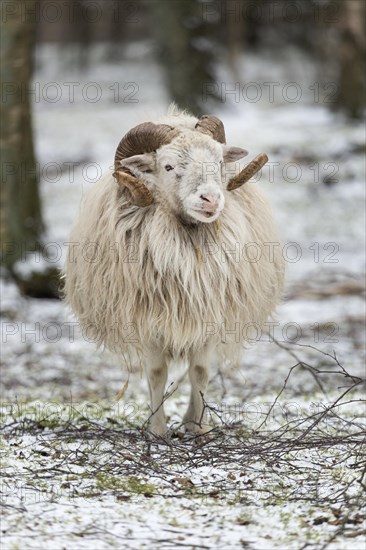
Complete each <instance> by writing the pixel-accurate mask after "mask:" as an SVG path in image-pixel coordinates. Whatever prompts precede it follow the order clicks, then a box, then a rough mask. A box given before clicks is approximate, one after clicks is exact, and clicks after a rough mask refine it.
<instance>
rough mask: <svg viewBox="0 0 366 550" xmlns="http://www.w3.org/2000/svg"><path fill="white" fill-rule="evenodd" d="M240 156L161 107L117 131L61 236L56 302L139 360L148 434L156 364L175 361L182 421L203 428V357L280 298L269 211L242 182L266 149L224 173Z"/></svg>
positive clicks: (206, 129) (207, 128)
mask: <svg viewBox="0 0 366 550" xmlns="http://www.w3.org/2000/svg"><path fill="white" fill-rule="evenodd" d="M246 154H247V153H246V151H245V150H244V149H241V148H238V147H229V146H227V145H226V139H225V130H224V126H223V124H222V122H221V121H220V120H219V119H218V118H216V117H214V116H211V115H209V116H204V117H201V118H200V119H197V118H195V117H193V116H191V115H189V114H187V113H186V112H182V111H179V110H177V109H176V108H173V109H171V110H170V112H168V115H167V116H166V117H164V118H162V119H160V120H159V121H157V122H155V123H153V122H145V123H142V124H139V125H138V126H136V127H135V128H133V129H131V130H130V131H129V132H128V133H127V134H126V135H125V136H124V137H123V138H122V140H121V142H120V143H119V145H118V148H117V151H116V154H115V163H114V173H113V175H112V174H107V175H106V176H104V177H103V178H102V179H101V180H100V181H99V182H98V183H97V184H96V185H95V186H94V187H93V188H92V189H91V190H90V191H89V192H88V194H87V196H86V198H85V200H84V203H83V205H82V207H81V210H80V213H79V216H78V219H77V221H76V224H75V225H74V228H73V230H72V233H71V237H70V242H72V243H78V245H79V246H72V247H70V248H69V252H68V258H67V262H66V270H65V297H66V301H67V302H68V304H69V305H70V306H71V308H72V310H73V311H74V313H75V314H76V316H77V317H78V319H79V321H80V324H81V326H82V327H84V328H85V330H87V331H88V334H89V335H90V336H92V337H93V338H94V339H95V340H96V341H97V343H98V344H100V345H104V346H105V347H106V348H108V349H110V350H112V351H113V352H115V353H117V354H119V355H120V356H121V357H124V358H125V359H126V358H127V357H133V356H134V357H140V358H141V359H142V361H143V364H144V367H145V370H146V373H147V378H148V385H149V391H150V399H151V410H152V414H151V417H150V431H151V432H152V433H154V434H157V435H162V434H164V433H165V432H166V431H167V424H166V418H165V414H164V407H163V405H164V399H165V398H164V395H165V393H164V392H165V387H166V382H167V371H168V364H171V363H172V361H173V362H174V361H177V360H179V361H182V360H184V361H185V362H186V364H187V368H188V374H189V379H190V382H191V395H190V400H189V405H188V409H187V412H186V414H185V416H184V419H183V423H184V425H185V428H186V430H187V431H190V432H194V433H204V432H205V431H207V430H208V429H209V425H208V421H207V417H206V413H205V400H204V397H205V396H206V390H207V384H208V379H209V374H208V373H209V366H210V364H211V362H212V359H213V358H217V357H220V358H222V360H223V361H225V360H232V361H234V360H237V359H238V357H239V354H240V351H241V349H242V347H243V344H244V343H245V340H246V339H248V338H249V337H250V330H247V329H248V327H255V328H256V329H257V328H260V327H262V326H263V324H264V323H265V321H266V320H267V318H268V317H269V316H270V315H271V314H272V313H273V311H274V309H275V307H276V305H277V304H278V302H279V300H280V297H281V292H282V286H283V272H284V269H283V267H284V266H283V259H282V254H281V247H280V246H277V245H278V244H279V241H278V237H277V233H276V229H275V227H274V223H273V219H272V214H271V211H270V209H269V206H268V204H267V202H266V200H265V199H264V198H263V196H262V194H261V193H260V192H259V190H258V185H257V184H256V183H255V182H253V181H248V179H249V178H250V177H251V176H252V175H253V174H254V173H255V172H256V171H258V170H259V168H260V167H261V166H262V165H263V164H264V163H265V162H266V160H267V158H266V156H265V155H260V156H259V157H257V160H255V161H253V162H252V163H250V164H249V165H248V166H247V167H246V168H244V169H243V170H242V171H241V172H240V173H239V174H237V175H235V174H234V172H235V170H234V172H233V168H234V169H235V165H234V164H233V163H235V162H236V161H238V160H239V159H240V158H242V157H243V156H245V155H246ZM230 175H231V177H229V176H230ZM247 181H248V183H247ZM244 183H246V185H243V184H244ZM93 251H94V252H93Z"/></svg>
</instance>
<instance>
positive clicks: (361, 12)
mask: <svg viewBox="0 0 366 550" xmlns="http://www.w3.org/2000/svg"><path fill="white" fill-rule="evenodd" d="M340 4H341V5H340V27H341V29H340V32H341V40H340V49H339V82H338V90H339V91H338V98H337V100H338V105H339V106H340V107H342V108H343V109H345V111H346V112H347V113H348V114H349V115H350V116H351V117H354V118H360V117H362V116H363V114H364V110H365V91H366V77H365V74H366V73H365V53H366V38H365V36H366V2H365V0H340Z"/></svg>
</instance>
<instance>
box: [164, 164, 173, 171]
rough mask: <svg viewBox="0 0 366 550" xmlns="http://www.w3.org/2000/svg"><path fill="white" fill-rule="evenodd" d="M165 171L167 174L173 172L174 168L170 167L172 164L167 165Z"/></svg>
mask: <svg viewBox="0 0 366 550" xmlns="http://www.w3.org/2000/svg"><path fill="white" fill-rule="evenodd" d="M165 170H166V171H167V172H170V170H173V166H170V164H167V165H166V166H165Z"/></svg>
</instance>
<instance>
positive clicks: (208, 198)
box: [200, 194, 219, 206]
mask: <svg viewBox="0 0 366 550" xmlns="http://www.w3.org/2000/svg"><path fill="white" fill-rule="evenodd" d="M200 199H202V200H203V201H205V202H208V203H209V204H210V205H212V206H217V205H218V204H219V196H218V195H211V194H207V195H200Z"/></svg>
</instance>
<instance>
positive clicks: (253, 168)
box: [227, 153, 268, 191]
mask: <svg viewBox="0 0 366 550" xmlns="http://www.w3.org/2000/svg"><path fill="white" fill-rule="evenodd" d="M267 162H268V157H267V155H266V154H265V153H261V154H260V155H258V156H257V157H255V159H254V160H252V162H250V163H249V164H247V166H245V168H243V170H242V171H241V172H240V174H238V175H237V176H234V177H233V178H231V180H230V181H229V183H228V185H227V190H228V191H233V190H234V189H238V187H241V186H242V185H244V183H246V182H247V181H248V180H250V178H252V177H253V176H254V174H256V173H257V172H259V170H260V169H261V168H263V166H264V165H265V164H266V163H267Z"/></svg>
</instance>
